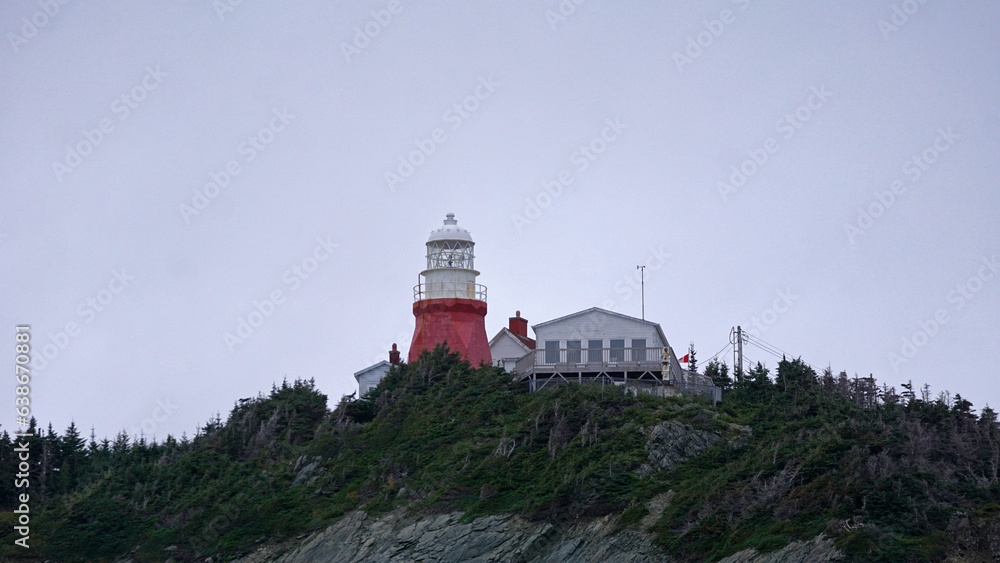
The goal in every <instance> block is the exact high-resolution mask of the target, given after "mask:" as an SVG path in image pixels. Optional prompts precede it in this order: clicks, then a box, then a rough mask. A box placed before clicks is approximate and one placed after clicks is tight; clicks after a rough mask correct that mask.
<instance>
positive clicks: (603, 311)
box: [531, 307, 666, 340]
mask: <svg viewBox="0 0 1000 563" xmlns="http://www.w3.org/2000/svg"><path fill="white" fill-rule="evenodd" d="M592 311H600V312H602V313H607V314H609V315H613V316H615V317H620V318H623V319H628V320H630V321H638V322H640V323H645V324H648V325H655V326H660V323H654V322H653V321H647V320H645V319H640V318H639V317H632V316H629V315H626V314H624V313H616V312H615V311H609V310H607V309H602V308H600V307H591V308H589V309H584V310H582V311H577V312H575V313H570V314H568V315H564V316H562V317H559V318H557V319H552V320H551V321H545V322H543V323H538V324H536V325H531V330H534V331H535V332H536V333H537V332H538V327H543V326H546V325H550V324H552V323H556V322H559V321H564V320H566V319H570V318H573V317H577V316H580V315H583V314H586V313H590V312H592ZM662 334H663V329H660V335H661V336H662ZM664 340H666V339H664Z"/></svg>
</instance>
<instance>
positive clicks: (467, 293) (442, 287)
mask: <svg viewBox="0 0 1000 563" xmlns="http://www.w3.org/2000/svg"><path fill="white" fill-rule="evenodd" d="M424 299H475V300H476V301H484V302H485V301H486V286H485V285H482V284H478V283H473V282H466V281H440V282H429V283H418V284H417V285H415V286H413V300H414V301H423V300H424Z"/></svg>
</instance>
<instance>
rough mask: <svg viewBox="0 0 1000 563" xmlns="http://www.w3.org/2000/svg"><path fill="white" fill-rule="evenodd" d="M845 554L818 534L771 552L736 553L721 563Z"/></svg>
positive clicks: (795, 561) (786, 562)
mask: <svg viewBox="0 0 1000 563" xmlns="http://www.w3.org/2000/svg"><path fill="white" fill-rule="evenodd" d="M843 557H844V554H843V553H841V552H840V551H839V550H837V548H836V547H834V546H833V540H831V539H828V538H825V537H823V536H818V537H816V538H814V539H813V540H812V541H808V542H801V541H796V542H792V543H790V544H788V545H786V546H785V547H783V548H781V549H779V550H777V551H772V552H770V553H757V550H756V549H749V550H744V551H741V552H739V553H734V554H732V555H730V556H729V557H726V558H725V559H722V560H720V561H719V563H799V562H802V563H805V562H814V561H815V562H816V563H823V562H825V561H839V560H841V559H843Z"/></svg>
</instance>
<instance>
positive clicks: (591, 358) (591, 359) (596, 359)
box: [587, 340, 604, 364]
mask: <svg viewBox="0 0 1000 563" xmlns="http://www.w3.org/2000/svg"><path fill="white" fill-rule="evenodd" d="M603 347H604V341H603V340H588V341H587V363H590V364H600V363H603V362H604V358H602V357H601V356H602V350H601V348H603Z"/></svg>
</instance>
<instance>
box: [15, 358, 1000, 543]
mask: <svg viewBox="0 0 1000 563" xmlns="http://www.w3.org/2000/svg"><path fill="white" fill-rule="evenodd" d="M707 371H709V372H711V373H712V374H713V375H715V376H716V377H717V378H718V381H719V383H722V384H724V385H726V387H727V389H726V391H725V393H724V395H723V401H722V402H721V403H720V404H719V405H718V406H714V407H713V406H712V405H711V404H710V403H707V402H703V401H700V400H698V399H692V398H683V399H682V398H673V397H671V398H664V397H655V396H651V395H646V394H638V395H635V394H632V393H629V392H626V391H624V390H622V389H620V388H617V387H615V386H607V387H602V386H600V385H577V384H572V385H564V386H561V387H558V388H555V389H552V390H544V391H541V392H537V393H528V392H526V390H525V389H524V388H523V386H521V385H519V384H517V383H515V382H514V381H512V380H511V378H510V376H509V375H508V374H505V373H503V372H502V371H501V370H499V369H497V368H491V367H483V368H480V369H473V368H472V367H471V366H470V365H469V364H468V363H467V362H464V361H462V360H461V359H460V358H459V357H458V355H457V354H453V353H449V352H448V351H447V350H444V349H441V348H438V349H436V350H435V351H434V352H433V353H425V354H424V355H423V356H422V357H421V359H420V360H419V361H417V362H414V363H412V364H404V365H400V366H395V367H393V369H392V370H391V371H390V372H389V374H388V375H387V376H386V377H385V378H384V379H383V380H382V382H381V383H380V384H379V386H378V387H377V388H375V389H374V390H373V391H372V392H371V393H369V394H368V395H366V396H365V397H364V398H361V399H355V398H353V397H348V398H344V399H342V400H341V401H340V402H339V403H338V404H337V405H334V406H333V408H332V409H331V408H329V406H328V404H327V398H326V396H324V395H323V394H322V393H320V392H319V391H318V390H317V389H316V387H315V385H314V383H313V382H311V381H301V380H298V381H295V382H293V383H290V384H289V383H287V382H284V383H282V385H281V386H275V387H274V388H272V389H271V391H270V393H269V394H267V395H263V394H262V395H260V396H258V397H255V398H247V399H241V400H239V401H238V402H237V403H236V404H235V405H234V406H233V409H232V411H231V412H230V413H229V415H228V417H227V418H226V420H225V421H223V420H221V418H219V417H216V418H215V419H214V420H211V421H210V422H209V423H208V424H206V425H205V427H204V428H201V429H199V431H198V432H197V434H196V435H195V436H194V437H193V438H191V439H187V438H186V437H182V438H181V439H179V440H178V439H175V438H173V437H169V438H167V440H165V441H164V442H163V443H148V442H145V441H143V440H139V441H138V442H135V441H132V440H129V438H128V437H127V436H125V435H124V434H122V435H119V436H118V437H116V439H115V440H102V441H100V442H98V441H96V440H95V439H94V438H91V440H90V442H89V443H87V442H86V441H85V440H83V439H82V438H81V437H80V435H79V432H78V431H77V429H76V428H75V427H74V426H71V427H70V428H69V429H67V431H66V432H65V433H64V434H63V435H62V436H59V435H58V434H56V433H55V432H53V431H52V429H51V427H50V428H49V430H48V432H47V433H46V434H44V435H43V436H42V437H40V438H38V439H36V441H35V444H34V445H33V446H32V448H33V451H34V452H37V453H36V454H35V455H34V457H33V464H34V466H33V468H32V498H33V499H37V500H34V505H33V506H32V514H33V517H32V539H33V542H32V548H31V550H30V551H29V552H28V554H29V555H31V556H33V557H35V558H37V559H39V560H42V559H45V558H48V559H57V560H67V561H72V560H91V561H93V560H108V561H111V560H115V559H118V558H120V557H123V556H125V557H127V558H131V559H132V560H135V561H162V560H166V559H168V558H172V559H174V560H176V561H194V560H198V561H205V560H206V558H207V557H212V558H213V561H221V560H227V559H230V558H233V557H238V556H251V557H248V558H247V559H246V560H248V561H249V560H261V558H263V557H265V556H267V557H277V556H278V555H280V554H281V553H282V552H288V553H289V554H290V555H289V559H288V560H291V561H294V560H296V559H295V558H294V557H293V555H294V553H293V552H295V551H296V550H299V553H300V555H301V553H302V550H303V549H304V548H305V547H306V546H307V545H311V546H314V547H316V549H320V548H321V547H322V543H323V541H325V540H324V539H323V538H333V537H336V538H339V539H338V541H341V542H347V541H348V540H350V538H351V537H356V536H358V535H365V536H371V541H370V542H369V543H370V544H371V545H369V547H368V548H365V549H371V550H375V549H383V551H381V552H377V553H380V554H382V555H379V557H382V556H384V557H385V558H383V559H377V560H389V559H388V555H385V554H387V553H390V552H391V553H396V555H397V556H398V557H401V558H403V559H405V557H406V554H407V553H414V552H412V551H406V550H414V549H428V541H429V540H427V538H439V540H438V543H440V544H441V545H435V546H431V547H433V549H438V550H440V549H448V545H444V544H445V543H446V542H448V541H449V540H448V538H454V537H455V536H454V534H460V536H461V534H472V535H466V536H461V537H465V538H466V540H465V541H469V542H471V544H475V541H480V540H482V543H483V546H484V548H483V549H493V550H496V549H510V550H514V549H515V547H516V549H521V551H517V552H516V553H518V556H519V557H522V558H523V559H524V560H542V559H543V556H544V557H554V555H552V554H554V553H557V551H558V550H559V549H563V550H566V549H569V551H564V552H559V553H564V554H565V553H576V554H577V555H574V556H572V557H570V559H572V558H573V557H583V554H584V552H585V551H586V550H587V549H591V551H590V552H587V553H597V552H595V551H593V550H594V549H598V548H601V546H598V545H595V543H596V542H595V541H590V543H588V540H587V538H591V539H593V538H595V537H596V538H601V539H602V541H604V543H605V545H604V546H603V548H604V549H610V548H609V547H608V546H616V547H614V550H617V551H616V552H618V553H621V554H624V553H629V554H631V555H633V556H638V555H641V556H642V557H648V558H649V560H662V559H663V558H666V559H668V560H677V561H702V560H718V559H721V558H723V557H727V556H733V555H735V556H736V557H737V558H741V557H742V558H743V559H741V560H750V559H749V558H752V557H753V555H754V554H755V553H756V552H748V551H745V550H749V549H756V550H757V551H759V552H774V551H776V550H782V549H784V550H786V551H785V553H791V551H790V550H798V551H797V552H796V553H813V557H814V556H815V553H816V552H810V551H809V549H813V548H816V549H819V548H822V549H823V550H824V551H823V553H824V554H826V555H828V556H831V557H832V556H838V555H840V556H843V557H844V558H845V559H846V560H852V561H938V560H944V559H946V558H949V557H952V558H955V557H959V556H961V557H963V559H954V560H956V561H958V560H963V561H979V560H982V561H988V560H992V558H994V557H998V556H1000V542H998V540H997V539H996V538H998V537H1000V480H998V474H997V470H998V466H1000V427H998V424H997V417H996V413H995V412H994V411H992V410H991V409H989V408H988V407H987V408H984V409H983V411H982V412H981V413H979V414H978V415H977V414H975V413H974V412H972V409H971V406H972V405H971V403H969V402H968V401H967V400H965V399H963V398H962V397H961V396H959V395H956V396H954V398H952V397H951V396H950V395H948V394H947V393H941V394H940V395H939V397H938V398H937V399H934V400H931V398H930V397H929V396H928V395H929V393H926V392H924V393H919V392H914V391H913V389H912V386H911V385H909V384H907V385H905V386H904V387H903V391H902V392H901V393H899V394H897V393H896V391H895V390H894V389H892V388H891V387H888V386H882V387H878V386H876V384H875V382H874V380H872V379H870V378H866V379H857V378H855V379H849V378H847V377H846V375H845V374H840V376H834V375H833V374H832V373H830V372H829V371H827V372H826V373H823V374H817V373H815V372H814V371H813V370H812V369H810V368H809V367H808V366H806V365H805V364H803V363H802V362H800V361H798V360H792V361H782V362H781V363H780V364H779V365H778V367H777V370H776V372H775V373H774V374H770V373H768V371H767V370H766V369H764V367H763V366H760V365H758V366H757V367H756V368H754V369H753V370H752V371H751V372H749V373H747V374H744V376H743V377H741V378H740V381H739V382H738V383H736V384H733V383H732V382H729V381H728V378H727V377H725V373H724V372H723V373H721V374H720V370H719V366H718V365H710V366H709V369H708V370H707ZM0 446H2V450H0V451H2V452H3V457H2V459H0V465H2V466H3V468H4V470H5V471H8V473H7V474H8V475H9V474H13V473H14V471H11V469H12V468H13V467H15V466H14V465H12V464H13V463H14V461H13V456H12V455H11V454H12V451H11V448H12V445H11V443H10V441H9V440H6V441H4V442H3V443H2V444H0ZM12 494H13V488H12V485H11V483H3V484H2V485H0V501H2V503H3V505H4V508H5V510H7V512H6V513H5V514H4V516H3V518H4V522H3V529H4V532H3V533H4V541H3V547H2V548H0V550H2V552H0V555H2V556H3V557H5V558H8V559H9V558H12V557H17V558H18V559H19V560H24V558H25V552H24V550H23V549H22V548H18V547H14V546H13V539H14V537H15V536H14V534H13V533H12V532H11V530H12V526H13V520H12V515H11V513H10V511H9V510H10V507H13V506H14V504H13V502H14V499H13V498H12ZM36 495H37V497H36ZM380 526H381V528H380ZM393 526H395V528H393ZM407 526H410V528H407ZM434 526H436V527H434ZM390 528H391V529H390ZM404 529H407V530H409V532H405V533H407V534H410V535H411V536H413V537H412V538H410V540H408V542H407V541H403V540H401V539H400V538H401V537H402V536H400V535H399V534H403V533H404V532H403V531H402V530H404ZM345 530H346V531H345ZM379 530H381V531H379ZM414 530H420V531H421V532H420V534H416V532H415V531H414ZM477 530H478V531H477ZM486 532H489V533H490V534H493V535H492V536H490V537H492V538H493V539H494V540H497V541H498V542H499V541H500V540H504V541H508V540H509V541H508V544H509V545H508V544H504V543H503V542H500V543H496V545H494V544H490V543H489V541H487V540H486V539H483V538H486V536H485V535H481V536H475V534H481V533H486ZM337 534H347V535H340V536H338V535H337ZM350 534H354V536H351V535H350ZM379 534H382V535H381V536H380V535H379ZM434 534H437V535H434ZM505 534H506V535H505ZM574 534H575V535H574ZM473 536H475V538H478V539H476V540H475V541H472V540H470V539H469V538H473ZM408 537H409V536H408ZM498 538H499V539H498ZM421 539H423V540H425V541H424V542H423V543H421V542H420V540H421ZM376 540H378V541H383V544H384V545H383V544H378V541H376ZM515 540H516V541H515ZM529 540H530V541H529ZM490 541H493V540H490ZM511 542H513V543H511ZM517 542H522V543H517ZM524 542H527V543H524ZM573 542H575V543H573ZM431 543H433V542H431ZM515 543H517V545H516V546H515V545H514V544H515ZM344 545H345V546H346V545H347V544H346V543H345V544H344ZM351 545H353V544H351ZM359 545H360V544H359ZM421 545H422V546H423V547H422V548H420V546H421ZM504 545H507V547H506V548H505V547H503V546H504ZM570 545H571V547H572V549H570V547H567V546H570ZM317 546H318V547H317ZM512 546H513V547H512ZM588 546H589V547H588ZM803 546H807V547H803ZM808 546H813V547H808ZM817 546H818V547H817ZM345 549H346V547H345ZM352 549H353V548H352ZM358 549H362V547H358ZM573 550H577V551H575V552H574V551H573ZM629 550H633V551H629ZM358 553H361V552H358ZM370 553H372V554H375V553H376V551H371V552H370ZM438 553H440V552H438ZM505 553H507V552H505ZM509 553H515V551H509ZM254 554H257V555H254ZM636 554H638V555H636ZM253 557H257V559H253ZM789 557H791V559H790V560H796V559H795V558H794V557H792V556H789ZM801 557H806V556H804V555H803V556H801ZM302 560H306V559H302ZM552 560H555V559H552Z"/></svg>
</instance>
